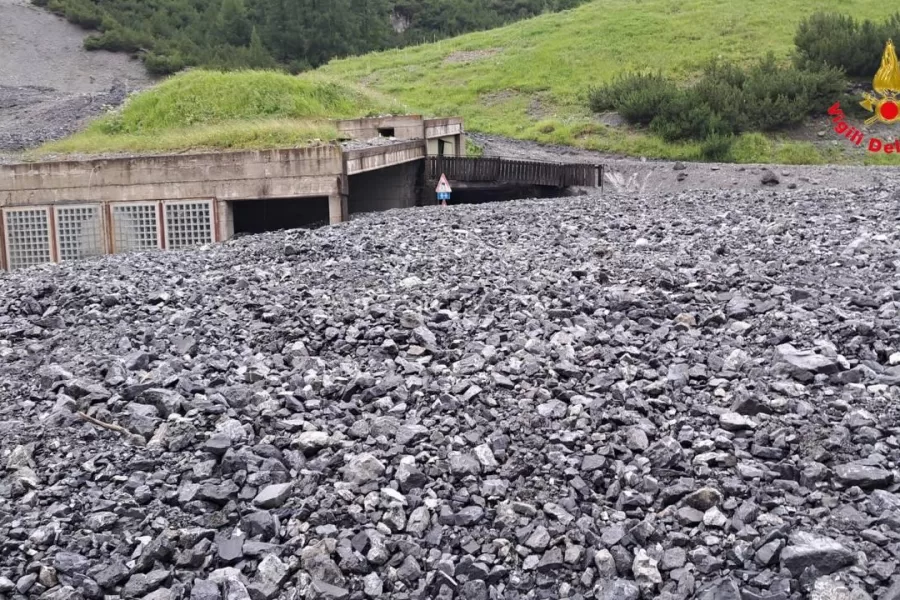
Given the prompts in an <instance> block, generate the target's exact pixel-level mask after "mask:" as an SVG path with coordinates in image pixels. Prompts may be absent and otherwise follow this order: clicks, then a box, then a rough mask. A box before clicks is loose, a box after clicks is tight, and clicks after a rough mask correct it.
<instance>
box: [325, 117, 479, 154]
mask: <svg viewBox="0 0 900 600" xmlns="http://www.w3.org/2000/svg"><path fill="white" fill-rule="evenodd" d="M337 126H338V130H339V131H340V132H341V133H342V134H343V135H344V136H346V137H348V138H350V139H354V140H369V139H372V138H376V137H379V136H380V133H379V129H383V128H390V129H393V130H394V137H395V138H397V139H399V140H415V139H425V140H427V141H428V144H427V146H426V151H427V153H428V154H429V155H436V154H437V153H438V144H437V140H438V139H441V140H444V141H445V142H446V143H447V144H448V146H447V147H445V149H444V153H445V154H446V155H447V156H465V155H466V142H465V129H464V128H463V120H462V118H460V117H450V118H446V119H423V118H422V117H420V116H419V115H404V116H400V117H375V118H370V119H353V120H350V121H338V122H337Z"/></svg>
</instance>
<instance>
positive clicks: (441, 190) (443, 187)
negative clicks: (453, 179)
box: [434, 173, 453, 194]
mask: <svg viewBox="0 0 900 600" xmlns="http://www.w3.org/2000/svg"><path fill="white" fill-rule="evenodd" d="M434 191H436V192H437V193H438V194H449V193H450V192H452V191H453V190H452V189H451V188H450V182H449V181H447V176H446V175H444V174H443V173H441V179H440V181H438V184H437V187H436V188H434Z"/></svg>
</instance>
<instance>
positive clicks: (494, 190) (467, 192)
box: [430, 184, 572, 206]
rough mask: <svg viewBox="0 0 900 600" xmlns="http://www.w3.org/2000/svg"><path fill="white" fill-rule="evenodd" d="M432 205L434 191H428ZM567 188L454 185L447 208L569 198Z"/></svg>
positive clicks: (569, 193) (513, 185) (569, 194)
mask: <svg viewBox="0 0 900 600" xmlns="http://www.w3.org/2000/svg"><path fill="white" fill-rule="evenodd" d="M430 192H431V194H430V195H431V198H432V202H431V203H432V204H433V203H434V190H430ZM571 195H572V194H571V192H570V191H569V190H568V189H567V188H559V187H556V186H552V185H516V184H454V185H453V193H452V194H451V196H450V200H448V201H447V205H448V206H453V205H455V204H485V203H487V202H507V201H510V200H524V199H527V198H561V197H563V196H571Z"/></svg>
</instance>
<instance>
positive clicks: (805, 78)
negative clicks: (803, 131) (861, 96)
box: [742, 54, 845, 131]
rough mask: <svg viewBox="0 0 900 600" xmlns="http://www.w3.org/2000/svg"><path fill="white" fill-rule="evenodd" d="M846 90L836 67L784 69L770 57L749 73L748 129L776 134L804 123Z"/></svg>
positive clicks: (746, 95) (747, 82)
mask: <svg viewBox="0 0 900 600" xmlns="http://www.w3.org/2000/svg"><path fill="white" fill-rule="evenodd" d="M844 87H845V82H844V79H843V76H842V74H841V72H840V71H838V70H837V69H835V68H833V67H820V68H818V69H815V70H806V69H798V68H797V67H784V68H782V67H779V66H778V64H777V62H776V61H775V57H774V56H772V55H771V54H770V55H769V56H768V57H766V58H765V59H764V60H762V61H761V62H760V63H759V64H757V65H755V66H754V67H753V68H751V69H750V72H749V73H748V75H747V80H746V81H745V83H744V87H743V89H742V91H743V93H744V98H745V110H746V111H747V121H748V123H749V128H750V129H753V130H756V131H775V130H778V129H784V128H786V127H790V126H793V125H797V124H799V123H802V122H803V120H804V119H805V118H806V116H807V115H810V114H814V113H820V112H823V111H825V110H826V109H827V108H828V107H829V106H830V105H831V104H833V103H834V102H835V100H836V99H837V98H838V97H839V96H840V95H841V94H842V93H843V91H844Z"/></svg>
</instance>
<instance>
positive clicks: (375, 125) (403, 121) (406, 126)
mask: <svg viewBox="0 0 900 600" xmlns="http://www.w3.org/2000/svg"><path fill="white" fill-rule="evenodd" d="M422 123H423V119H422V116H421V115H401V116H388V117H373V118H367V119H350V120H346V121H338V122H337V128H338V131H340V132H341V133H342V134H343V135H344V136H346V137H348V138H350V139H352V140H369V139H372V138H376V137H379V136H380V135H381V134H380V132H379V129H393V130H394V135H393V137H394V138H396V139H398V140H417V139H422V137H423V135H424V127H423V125H422Z"/></svg>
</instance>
